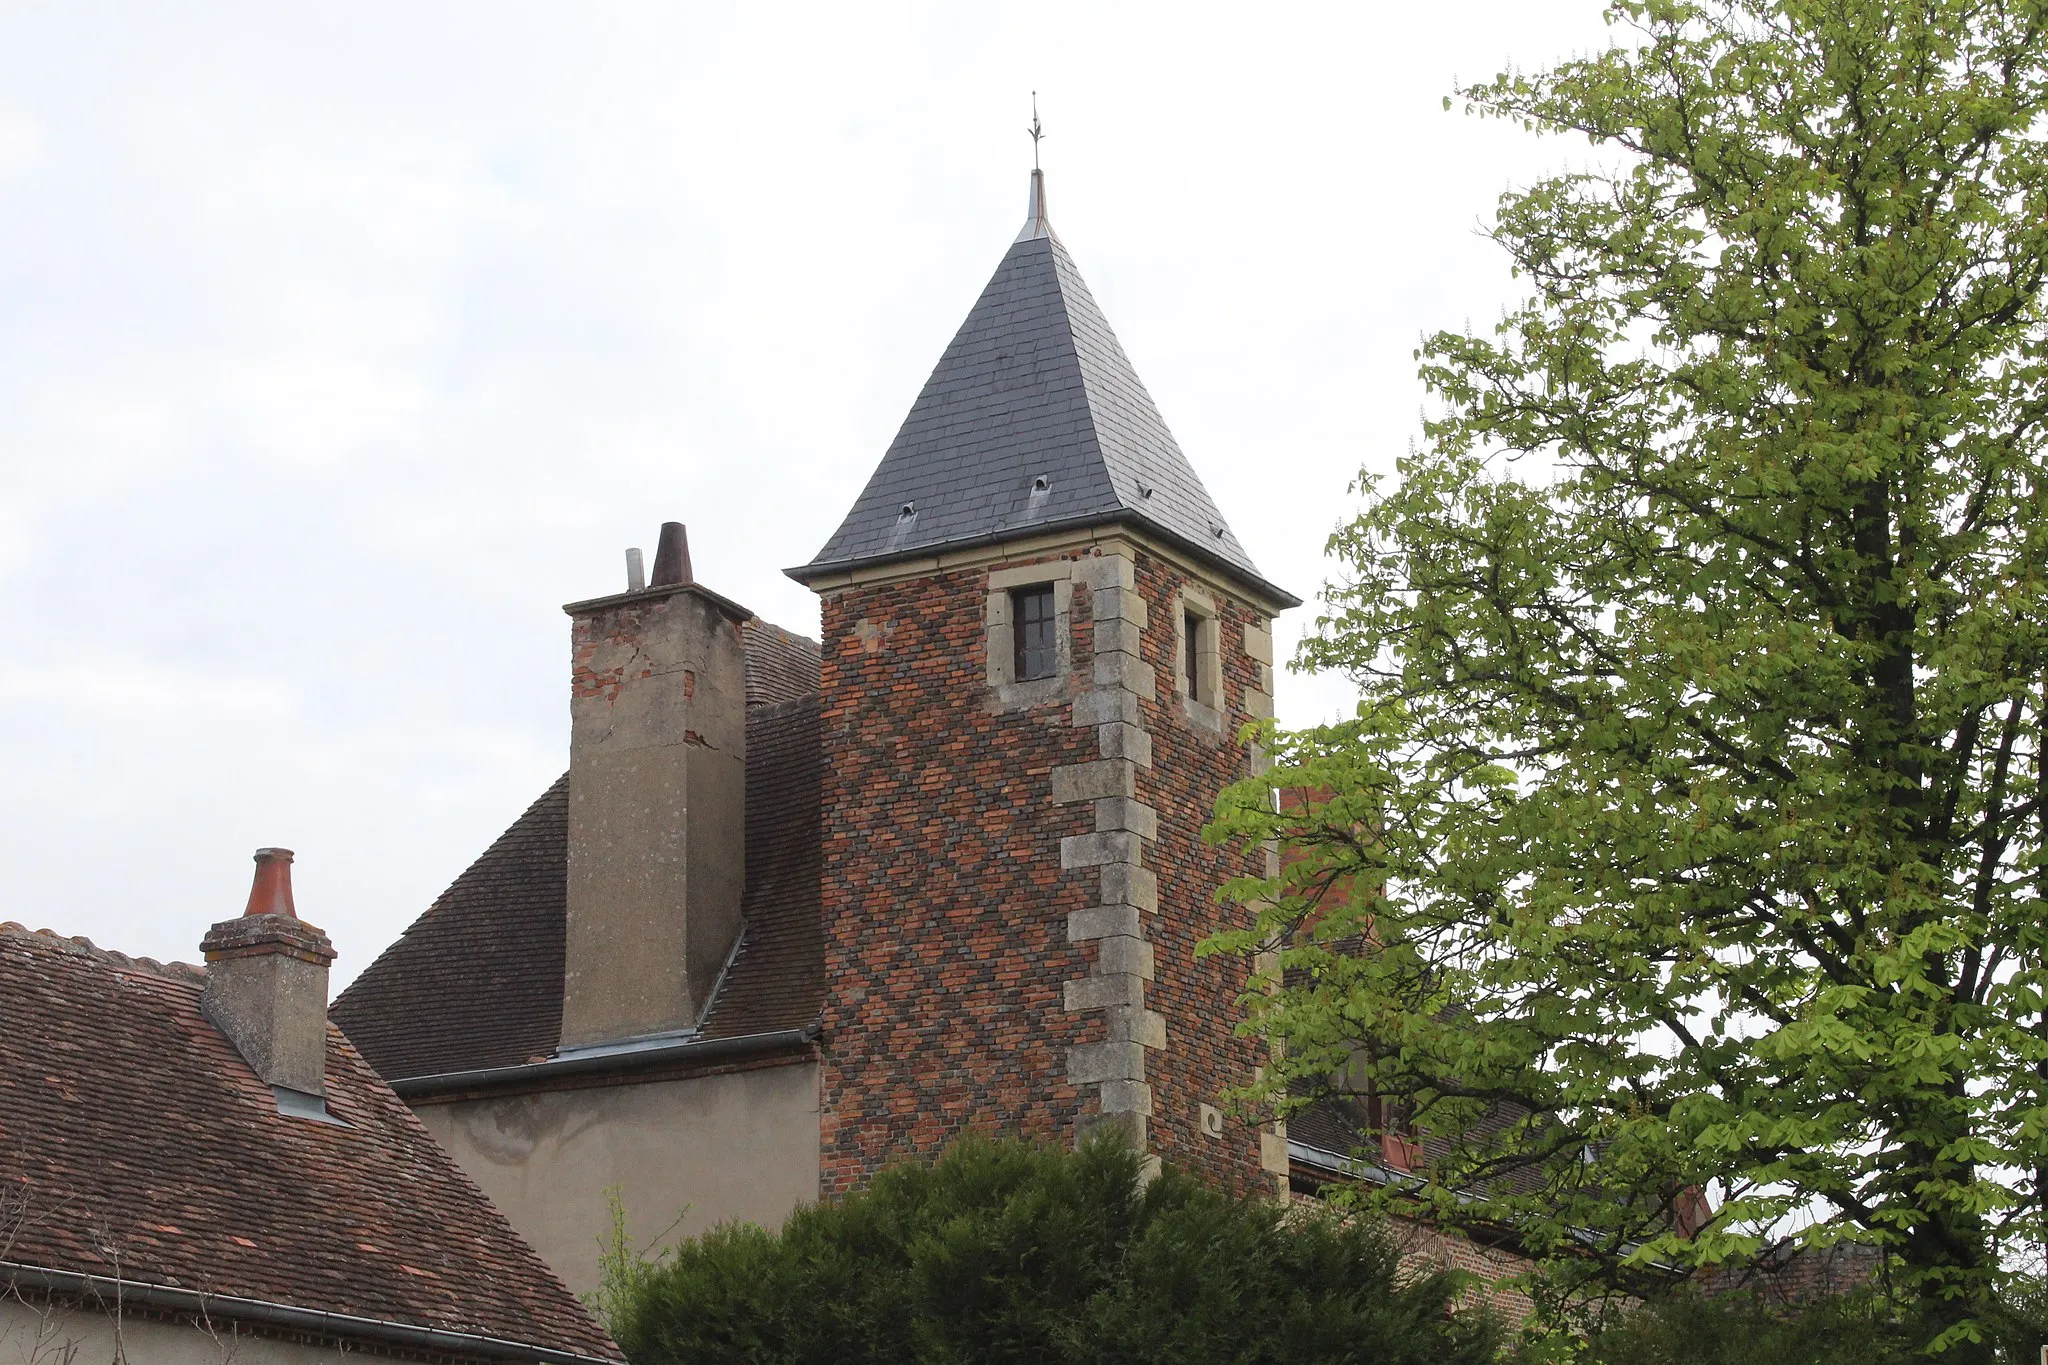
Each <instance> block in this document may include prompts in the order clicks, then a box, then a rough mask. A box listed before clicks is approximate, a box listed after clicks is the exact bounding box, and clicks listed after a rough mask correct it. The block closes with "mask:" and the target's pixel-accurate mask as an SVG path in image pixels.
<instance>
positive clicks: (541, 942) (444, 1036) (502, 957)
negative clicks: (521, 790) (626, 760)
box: [328, 774, 569, 1080]
mask: <svg viewBox="0 0 2048 1365" xmlns="http://www.w3.org/2000/svg"><path fill="white" fill-rule="evenodd" d="M568 849H569V778H568V776H567V774H564V775H563V776H562V777H560V778H558V779H556V781H555V784H554V785H553V786H551V787H549V788H548V789H547V790H546V791H545V792H542V793H541V796H540V799H539V800H537V801H535V802H534V803H533V804H532V805H531V806H528V807H527V808H526V813H525V814H523V815H521V816H520V817H519V818H518V819H517V820H515V821H513V822H512V827H511V828H510V829H508V830H506V831H505V832H504V833H503V834H501V835H499V836H498V838H497V842H495V843H493V844H492V845H491V846H490V847H489V848H488V849H485V850H484V854H483V856H482V857H480V858H478V859H477V860H476V861H475V862H473V863H471V864H470V865H469V869H468V870H467V871H465V872H464V873H463V874H462V875H461V876H460V877H457V878H456V879H455V882H454V884H453V885H452V886H450V887H449V888H448V889H447V890H446V891H443V892H442V893H441V895H440V898H439V899H438V900H436V901H435V902H434V903H433V904H432V905H430V906H428V907H427V910H426V913H425V914H423V915H421V916H420V917H419V918H418V919H416V920H414V921H413V922H412V924H411V925H410V926H409V927H408V928H407V929H406V931H405V933H404V934H403V935H402V936H401V937H400V938H399V940H398V942H396V943H394V944H392V945H391V946H390V947H389V948H386V949H385V950H384V951H383V953H382V954H380V955H379V956H378V958H377V960H376V961H375V962H373V963H371V964H370V965H369V967H368V968H367V969H365V970H364V972H363V974H362V975H361V976H358V977H357V978H356V979H355V980H354V981H352V982H351V983H349V987H348V989H347V990H345V991H343V992H342V993H341V995H340V996H339V997H337V998H336V1000H335V1001H334V1004H333V1005H332V1006H331V1007H330V1008H329V1009H328V1015H329V1016H330V1017H331V1018H332V1019H333V1020H334V1022H335V1023H337V1024H340V1025H341V1026H342V1028H343V1029H345V1030H347V1032H348V1036H349V1038H350V1039H351V1040H352V1041H353V1042H354V1043H355V1045H356V1046H357V1047H358V1048H360V1049H362V1053H363V1055H364V1056H365V1057H367V1058H369V1059H370V1065H372V1066H374V1067H376V1068H377V1071H378V1073H379V1074H380V1075H382V1076H384V1077H385V1078H386V1079H387V1080H396V1079H398V1078H399V1077H402V1076H432V1075H437V1074H439V1073H441V1072H445V1071H473V1070H477V1069H479V1068H482V1067H487V1066H516V1065H518V1064H519V1063H520V1062H526V1061H531V1060H533V1059H535V1058H537V1057H545V1056H547V1055H548V1054H549V1053H550V1052H553V1051H554V1050H555V1044H556V1043H557V1042H558V1041H559V1040H560V1039H561V1036H562V954H563V932H564V925H565V918H564V915H565V912H564V907H565V906H566V905H567V904H568V897H569V890H568V871H569V859H568Z"/></svg>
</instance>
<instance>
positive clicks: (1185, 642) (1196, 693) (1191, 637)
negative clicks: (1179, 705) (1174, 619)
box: [1180, 611, 1216, 706]
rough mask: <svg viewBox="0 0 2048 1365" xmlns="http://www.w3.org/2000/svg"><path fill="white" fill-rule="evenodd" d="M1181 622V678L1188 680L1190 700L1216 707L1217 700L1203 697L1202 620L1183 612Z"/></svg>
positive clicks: (1191, 613) (1193, 614)
mask: <svg viewBox="0 0 2048 1365" xmlns="http://www.w3.org/2000/svg"><path fill="white" fill-rule="evenodd" d="M1182 616H1183V619H1182V621H1181V623H1180V624H1181V632H1180V636H1181V648H1182V652H1183V655H1184V657H1183V658H1182V659H1181V663H1180V666H1181V669H1182V673H1181V676H1182V677H1184V678H1186V679H1187V680H1188V699H1189V700H1190V701H1198V702H1201V703H1202V704H1203V705H1205V706H1214V705H1215V704H1216V699H1215V698H1214V697H1212V696H1205V695H1203V689H1202V682H1203V679H1202V618H1201V617H1199V616H1197V615H1196V614H1195V613H1193V612H1191V611H1190V612H1183V613H1182Z"/></svg>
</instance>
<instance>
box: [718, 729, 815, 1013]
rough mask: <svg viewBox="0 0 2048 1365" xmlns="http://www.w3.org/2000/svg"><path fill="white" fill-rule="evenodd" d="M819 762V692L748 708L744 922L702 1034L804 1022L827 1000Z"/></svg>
mask: <svg viewBox="0 0 2048 1365" xmlns="http://www.w3.org/2000/svg"><path fill="white" fill-rule="evenodd" d="M824 761H825V755H824V744H823V736H822V734H821V733H820V731H819V728H818V694H817V693H816V692H812V693H811V694H810V695H809V696H804V697H798V698H797V699H796V700H794V701H787V702H783V703H782V704H781V705H779V706H759V707H754V708H752V709H750V710H749V711H748V712H747V889H746V898H745V902H744V909H745V912H746V922H747V927H746V929H745V931H744V932H743V933H742V934H741V936H740V950H739V953H738V954H737V955H736V956H735V957H734V958H733V963H732V967H731V968H730V969H729V970H728V971H727V972H726V977H725V983H724V985H723V987H722V988H721V989H720V990H719V992H718V998H717V999H716V1000H714V1001H713V1002H712V1005H711V1013H710V1015H709V1017H707V1018H706V1019H705V1021H704V1034H705V1036H706V1037H709V1038H736V1037H739V1036H741V1035H743V1034H748V1033H771V1032H774V1031H775V1030H777V1029H785V1028H801V1027H803V1026H804V1025H805V1024H808V1023H810V1022H811V1021H812V1020H814V1019H816V1018H817V1017H818V1013H819V1011H820V1010H821V1009H822V1008H823V1006H824V1001H825V938H824V933H823V930H822V928H821V927H820V925H819V923H818V876H819V872H820V869H821V867H822V860H821V854H822V850H821V849H820V847H819V842H818V838H819V834H818V815H819V810H818V803H819V800H820V795H821V789H822V785H823V777H824Z"/></svg>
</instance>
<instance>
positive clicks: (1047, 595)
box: [1010, 583, 1059, 682]
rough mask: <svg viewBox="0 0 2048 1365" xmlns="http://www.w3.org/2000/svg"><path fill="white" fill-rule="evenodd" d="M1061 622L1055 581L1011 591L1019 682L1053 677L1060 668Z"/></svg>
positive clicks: (1013, 642)
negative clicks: (1058, 632) (1058, 631)
mask: <svg viewBox="0 0 2048 1365" xmlns="http://www.w3.org/2000/svg"><path fill="white" fill-rule="evenodd" d="M1058 623H1059V622H1058V616H1057V614H1056V613H1055V611H1054V608H1053V600H1052V584H1050V583H1037V584H1034V585H1032V586H1031V587H1028V588H1014V589H1012V590H1011V592H1010V629H1011V641H1012V645H1013V648H1014V649H1015V651H1016V653H1015V662H1016V669H1017V671H1016V678H1017V681H1018V682H1028V681H1030V680H1031V679H1034V678H1050V677H1051V676H1052V675H1053V674H1054V673H1055V672H1057V671H1058V669H1059V649H1058V641H1057V639H1056V637H1055V635H1054V631H1055V630H1056V629H1057V628H1058Z"/></svg>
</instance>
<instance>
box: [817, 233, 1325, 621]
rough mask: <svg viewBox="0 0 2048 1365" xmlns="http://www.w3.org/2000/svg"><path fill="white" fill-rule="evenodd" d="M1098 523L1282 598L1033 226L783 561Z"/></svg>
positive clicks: (1047, 238)
mask: <svg viewBox="0 0 2048 1365" xmlns="http://www.w3.org/2000/svg"><path fill="white" fill-rule="evenodd" d="M1041 478H1043V479H1044V480H1045V485H1044V488H1043V489H1042V490H1040V489H1038V488H1037V486H1036V481H1037V480H1039V479H1041ZM906 507H908V508H913V509H914V510H913V511H911V512H909V513H906V512H905V510H904V509H905V508H906ZM1112 522H1133V523H1136V524H1138V525H1141V526H1144V527H1147V528H1150V529H1151V530H1154V531H1157V532H1160V533H1163V534H1164V535H1165V536H1166V537H1167V538H1168V539H1171V540H1173V541H1176V542H1178V543H1179V544H1181V545H1183V546H1184V547H1186V548H1187V549H1190V550H1192V551H1194V552H1195V553H1196V554H1197V555H1199V556H1201V557H1203V558H1205V559H1208V560H1210V561H1211V562H1213V563H1216V564H1218V565H1220V566H1221V567H1223V568H1225V569H1228V570H1230V571H1232V572H1233V573H1234V574H1235V575H1236V576H1237V577H1239V578H1241V579H1244V580H1248V581H1249V582H1250V583H1251V584H1252V585H1254V586H1257V587H1259V588H1261V589H1263V590H1265V591H1266V592H1268V593H1271V594H1272V595H1274V596H1275V597H1276V598H1278V599H1280V601H1281V603H1282V605H1293V604H1294V603H1295V601H1296V599H1295V598H1293V597H1292V596H1291V595H1289V594H1287V593H1286V592H1284V591H1282V590H1281V589H1279V588H1277V587H1274V586H1273V585H1272V584H1270V583H1268V582H1267V581H1266V580H1265V579H1264V578H1262V577H1261V576H1260V575H1259V571H1258V569H1257V568H1255V567H1254V566H1253V564H1252V561H1251V557H1250V556H1249V555H1247V554H1246V553H1245V550H1244V547H1243V546H1242V545H1240V544H1239V543H1238V540H1237V536H1236V535H1235V534H1234V533H1233V532H1232V531H1231V530H1230V528H1229V526H1228V525H1226V524H1225V522H1224V520H1223V514H1222V513H1221V512H1219V511H1217V509H1216V503H1215V501H1214V500H1213V499H1212V498H1211V497H1210V496H1209V491H1208V490H1207V489H1206V488H1204V487H1203V486H1202V481H1201V479H1200V478H1199V477H1198V476H1197V475H1196V474H1195V471H1194V469H1193V468H1192V467H1191V466H1190V465H1189V464H1188V462H1187V458H1186V457H1185V456H1184V455H1182V454H1181V450H1180V446H1179V444H1178V443H1177V442H1176V441H1175V440H1174V439H1173V433H1172V432H1170V431H1168V430H1167V429H1166V423H1165V421H1164V420H1163V419H1162V418H1161V417H1160V415H1159V409H1158V408H1157V407H1156V406H1155V405H1154V404H1153V402H1152V398H1151V395H1150V394H1148V393H1147V392H1146V391H1145V385H1144V384H1143V382H1141V381H1140V380H1139V378H1138V375H1137V371H1135V370H1134V369H1132V367H1131V362H1130V361H1129V359H1128V358H1126V357H1125V355H1124V351H1123V347H1122V346H1121V345H1119V344H1118V342H1117V339H1116V334H1115V333H1114V332H1112V331H1111V330H1110V328H1109V323H1108V322H1107V321H1106V320H1105V319H1104V318H1103V316H1102V310H1101V309H1099V308H1098V307H1096V305H1095V299H1094V296H1093V295H1091V294H1090V293H1089V292H1088V286H1087V285H1086V284H1085V283H1083V282H1082V280H1081V272H1080V271H1079V270H1078V269H1076V268H1075V266H1074V261H1073V258H1072V257H1071V256H1069V255H1068V254H1067V249H1066V247H1065V246H1063V245H1061V243H1060V240H1059V238H1058V237H1056V236H1054V235H1052V233H1051V231H1050V230H1049V229H1048V230H1046V231H1045V232H1044V233H1043V235H1036V236H1026V237H1024V238H1022V239H1020V240H1019V241H1017V242H1016V244H1015V245H1013V246H1012V247H1011V248H1010V250H1009V252H1008V254H1007V255H1005V256H1004V257H1003V261H1002V264H1001V265H999V266H997V267H996V273H995V276H994V278H992V279H991V280H990V281H989V282H988V287H987V288H986V289H984V290H982V291H981V297H980V299H979V300H977V301H976V302H975V305H974V307H973V309H972V310H971V311H969V313H968V315H967V321H966V322H965V323H963V324H961V327H960V330H959V332H958V333H957V334H955V336H954V337H953V341H952V344H950V345H949V346H947V347H946V350H945V353H944V354H943V355H942V356H940V358H939V363H938V366H937V368H936V369H934V370H933V371H932V374H931V378H930V379H928V380H926V381H925V386H924V391H923V392H922V393H920V394H919V395H918V396H917V401H916V403H914V404H912V405H911V409H910V415H909V416H908V417H906V418H905V419H904V421H903V426H902V429H901V430H900V431H898V432H897V433H896V439H895V440H894V441H893V442H891V443H890V446H889V450H888V453H887V454H885V455H883V457H882V462H881V464H880V465H879V466H877V467H876V469H875V472H874V474H873V476H872V477H870V478H869V480H868V483H867V487H866V488H864V489H863V490H861V494H860V497H859V498H858V499H856V500H855V502H854V504H853V510H852V511H850V512H848V513H847V514H846V520H845V521H844V522H842V523H840V526H839V529H838V530H837V531H835V532H833V533H832V537H831V539H829V540H827V541H826V542H825V547H824V548H823V549H822V550H820V551H818V554H817V557H816V558H815V559H813V560H812V561H811V562H810V563H809V564H808V565H805V566H804V567H803V568H801V569H792V570H791V571H790V573H791V576H792V577H795V578H797V579H799V580H808V579H811V578H814V577H819V576H822V575H824V574H827V573H831V572H835V571H839V570H843V569H847V568H852V567H855V566H859V565H864V564H873V563H884V562H887V561H889V560H892V559H901V558H910V557H914V556H916V555H919V554H929V553H931V552H932V551H933V550H937V549H941V548H944V547H948V546H956V545H967V544H974V543H981V542H988V541H993V540H1000V539H1006V538H1009V537H1012V536H1017V535H1023V534H1029V533H1031V532H1033V531H1037V530H1041V529H1049V528H1053V527H1059V526H1074V525H1090V524H1108V523H1112Z"/></svg>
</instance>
